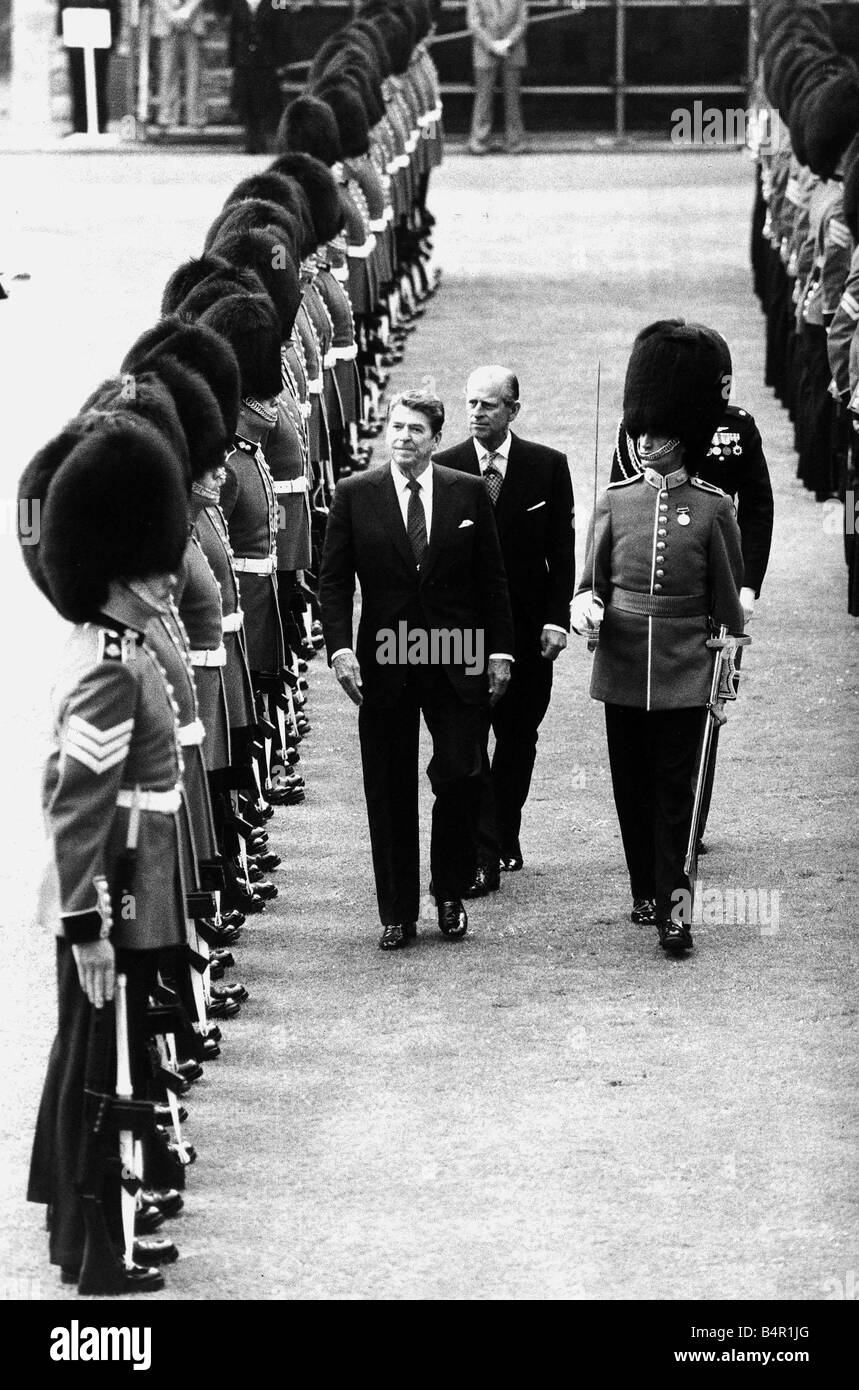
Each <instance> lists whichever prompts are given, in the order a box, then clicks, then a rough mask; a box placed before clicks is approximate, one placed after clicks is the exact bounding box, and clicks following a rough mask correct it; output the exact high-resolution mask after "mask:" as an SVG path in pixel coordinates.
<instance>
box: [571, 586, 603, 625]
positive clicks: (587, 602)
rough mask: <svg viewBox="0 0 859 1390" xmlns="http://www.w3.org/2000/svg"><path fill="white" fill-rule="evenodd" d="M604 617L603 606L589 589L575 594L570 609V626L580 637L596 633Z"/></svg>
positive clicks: (599, 599) (600, 600)
mask: <svg viewBox="0 0 859 1390" xmlns="http://www.w3.org/2000/svg"><path fill="white" fill-rule="evenodd" d="M604 617H605V604H604V603H603V601H602V599H601V598H598V597H597V595H596V594H594V593H593V592H592V591H591V590H590V589H585V590H583V591H582V592H581V593H580V594H576V596H575V598H574V599H573V604H572V608H571V609H570V625H571V627H572V629H573V632H577V633H578V634H579V636H580V637H582V636H584V635H585V634H586V633H588V632H598V631H599V625H600V623H601V622H602V620H603V618H604Z"/></svg>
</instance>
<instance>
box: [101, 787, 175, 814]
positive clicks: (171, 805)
mask: <svg viewBox="0 0 859 1390" xmlns="http://www.w3.org/2000/svg"><path fill="white" fill-rule="evenodd" d="M116 804H117V806H124V807H125V809H126V810H128V811H130V810H131V808H132V806H134V805H136V806H137V807H138V809H139V810H141V811H158V812H159V813H160V814H161V815H164V816H175V815H176V812H177V811H178V810H179V807H180V806H181V805H182V793H181V792H180V790H179V788H178V787H173V788H172V790H171V791H168V792H145V791H141V790H140V788H137V790H136V791H135V790H133V789H132V788H131V787H123V789H122V791H120V792H118V793H117V796H116Z"/></svg>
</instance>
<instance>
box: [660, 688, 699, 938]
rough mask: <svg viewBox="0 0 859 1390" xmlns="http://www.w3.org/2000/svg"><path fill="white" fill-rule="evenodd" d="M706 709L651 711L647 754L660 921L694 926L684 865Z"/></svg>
mask: <svg viewBox="0 0 859 1390" xmlns="http://www.w3.org/2000/svg"><path fill="white" fill-rule="evenodd" d="M703 717H704V711H703V709H701V708H697V707H696V708H692V709H672V710H652V711H651V712H650V713H649V714H648V715H647V752H648V762H649V770H650V782H651V796H652V804H653V813H654V814H653V851H654V880H655V898H656V917H657V920H658V921H666V920H667V919H668V918H669V917H673V919H674V920H675V921H678V922H679V921H683V922H685V923H687V925H688V924H689V923H690V922H691V884H690V881H689V878H688V876H687V874H686V873H685V871H684V868H683V865H684V861H685V859H686V849H687V845H688V841H689V829H690V826H691V824H692V806H693V801H694V792H693V788H692V777H693V770H694V766H695V755H696V752H697V750H698V747H699V745H700V739H701V727H702V723H703Z"/></svg>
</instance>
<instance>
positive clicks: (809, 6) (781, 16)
mask: <svg viewBox="0 0 859 1390" xmlns="http://www.w3.org/2000/svg"><path fill="white" fill-rule="evenodd" d="M786 19H787V20H789V21H790V22H791V23H793V24H797V25H798V24H802V25H805V26H808V27H814V28H815V29H817V30H818V31H819V32H821V33H824V34H829V33H830V24H829V19H828V17H827V14H826V11H825V10H824V9H823V8H822V6H821V5H818V4H816V3H815V0H761V3H760V4H759V5H758V43H759V45H760V47H761V48H766V47H767V45H768V44H769V43H770V41H771V39H772V38H773V35H774V32H775V30H776V28H777V26H778V25H780V24H782V23H783V22H784V21H785V20H786Z"/></svg>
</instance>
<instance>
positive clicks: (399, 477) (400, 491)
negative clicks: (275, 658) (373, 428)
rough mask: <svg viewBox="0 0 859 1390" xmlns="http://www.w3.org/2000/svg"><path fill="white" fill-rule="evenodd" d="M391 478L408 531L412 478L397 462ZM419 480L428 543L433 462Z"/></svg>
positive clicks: (504, 654) (342, 649) (503, 654)
mask: <svg viewBox="0 0 859 1390" xmlns="http://www.w3.org/2000/svg"><path fill="white" fill-rule="evenodd" d="M506 444H507V449H508V450H509V448H510V436H509V434H508V436H507V440H506ZM485 452H486V451H485V450H484V453H485ZM504 463H505V467H506V464H507V460H506V457H505V460H504ZM391 479H392V481H393V484H394V490H395V491H396V494H397V502H398V504H399V508H400V515H401V516H402V518H403V525H404V527H405V528H406V531H407V532H408V529H409V501H410V500H411V496H412V494H411V492H410V491H409V482H410V481H411V480H410V479H409V478H408V477H407V476H406V474H405V473H404V472H403V471H402V469H401V468H399V467H398V466H397V464H395V463H392V464H391ZM417 482H418V483H419V484H420V489H421V490H420V493H419V496H420V499H421V502H422V503H423V508H424V516H425V517H426V524H427V543H429V539H430V536H431V535H432V492H433V472H432V464H430V465H429V466H428V467H427V468H425V469H424V471H423V473H421V474H419V476H418V478H417ZM351 651H352V648H351V647H340V648H339V650H338V651H336V652H334V654H333V656H332V657H331V661H332V663H333V662H334V661H336V659H337V657H338V656H341V655H342V654H343V652H351ZM497 658H503V659H504V660H505V661H512V660H513V657H512V656H509V655H508V653H507V652H491V653H490V655H489V660H490V661H493V660H495V659H497Z"/></svg>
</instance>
